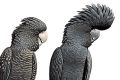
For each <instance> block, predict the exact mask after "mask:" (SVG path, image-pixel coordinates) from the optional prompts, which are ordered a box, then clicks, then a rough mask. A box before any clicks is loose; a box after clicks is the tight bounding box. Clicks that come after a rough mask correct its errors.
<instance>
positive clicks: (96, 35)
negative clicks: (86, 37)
mask: <svg viewBox="0 0 120 80" xmlns="http://www.w3.org/2000/svg"><path fill="white" fill-rule="evenodd" d="M90 34H91V42H92V43H93V42H94V41H95V40H97V39H98V38H99V36H100V31H99V30H97V29H94V30H92V31H91V32H90Z"/></svg>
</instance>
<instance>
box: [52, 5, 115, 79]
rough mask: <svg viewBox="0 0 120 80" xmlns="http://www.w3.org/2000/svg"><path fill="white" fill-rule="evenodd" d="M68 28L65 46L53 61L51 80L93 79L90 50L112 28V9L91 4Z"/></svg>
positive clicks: (55, 54)
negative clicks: (100, 33) (105, 31)
mask: <svg viewBox="0 0 120 80" xmlns="http://www.w3.org/2000/svg"><path fill="white" fill-rule="evenodd" d="M86 7H87V8H83V11H78V12H79V14H78V15H77V16H74V18H72V19H70V21H69V22H68V24H66V25H65V30H64V35H63V41H62V45H61V46H60V47H58V48H57V49H56V50H55V51H54V53H53V55H52V58H51V62H50V80H89V77H90V72H91V68H92V59H91V55H90V53H89V50H88V48H89V47H90V46H91V44H92V43H93V42H94V41H95V40H96V39H98V37H99V31H98V30H106V29H108V28H110V26H111V24H112V23H113V20H114V15H113V13H112V10H111V9H110V8H109V7H106V6H105V5H100V4H98V5H97V6H96V5H94V4H92V6H89V5H87V6H86Z"/></svg>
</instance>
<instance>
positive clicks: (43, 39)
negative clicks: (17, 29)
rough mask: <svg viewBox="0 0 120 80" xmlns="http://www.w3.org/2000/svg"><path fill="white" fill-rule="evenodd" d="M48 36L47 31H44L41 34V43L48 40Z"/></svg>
mask: <svg viewBox="0 0 120 80" xmlns="http://www.w3.org/2000/svg"><path fill="white" fill-rule="evenodd" d="M47 38H48V34H47V31H44V32H42V33H40V34H39V39H38V41H39V44H40V45H41V44H42V43H44V42H46V41H47Z"/></svg>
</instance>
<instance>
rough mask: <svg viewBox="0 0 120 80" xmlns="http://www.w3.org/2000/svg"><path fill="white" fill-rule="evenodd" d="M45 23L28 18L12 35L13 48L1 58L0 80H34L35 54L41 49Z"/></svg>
mask: <svg viewBox="0 0 120 80" xmlns="http://www.w3.org/2000/svg"><path fill="white" fill-rule="evenodd" d="M46 29H47V27H46V25H45V23H44V22H42V21H41V20H39V19H37V18H35V17H27V18H24V19H23V20H22V24H20V25H19V26H18V27H17V28H16V29H15V30H14V31H13V34H12V42H11V46H10V47H8V48H6V49H5V50H4V51H3V53H2V55H1V56H0V80H34V79H35V76H36V70H37V62H36V56H35V54H34V52H35V51H36V50H37V49H38V48H39V41H38V39H39V34H40V33H42V32H44V31H46Z"/></svg>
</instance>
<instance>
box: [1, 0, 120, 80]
mask: <svg viewBox="0 0 120 80" xmlns="http://www.w3.org/2000/svg"><path fill="white" fill-rule="evenodd" d="M91 3H95V4H96V3H100V4H106V5H107V6H109V7H110V8H112V9H113V12H114V14H115V21H114V23H113V24H112V27H111V28H110V29H109V30H107V31H102V32H101V36H100V38H99V39H98V40H97V41H96V42H94V43H93V45H92V46H91V47H90V48H89V49H90V52H91V55H92V60H93V64H92V66H93V67H92V73H91V77H90V80H120V47H119V45H120V36H119V34H120V26H119V25H120V2H119V0H1V1H0V54H1V53H2V51H3V50H4V49H5V48H6V47H9V46H10V44H11V34H12V32H13V30H14V29H15V27H16V26H18V25H19V24H20V21H21V19H23V18H25V17H29V16H33V17H37V18H39V19H41V20H42V21H44V22H45V23H46V25H47V27H48V30H47V31H48V35H49V37H48V40H47V42H46V43H45V44H43V45H42V46H41V47H40V49H39V50H38V51H37V52H36V53H35V54H36V56H37V62H38V69H37V76H36V80H49V63H50V58H51V56H52V53H53V51H54V50H55V48H57V47H58V46H60V45H61V41H62V37H63V31H64V25H65V24H66V23H67V22H68V20H69V19H70V18H72V17H73V16H75V15H77V12H76V11H79V10H81V8H84V7H85V5H88V4H91Z"/></svg>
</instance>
